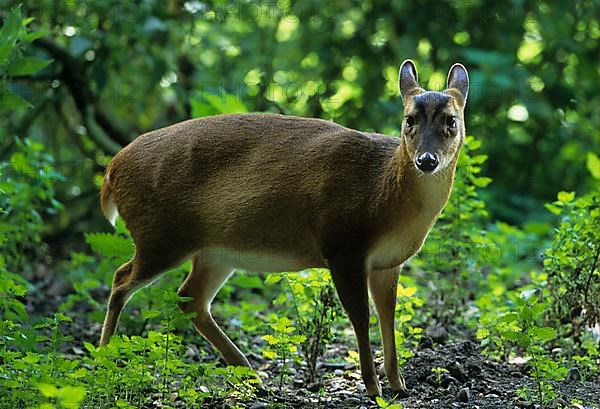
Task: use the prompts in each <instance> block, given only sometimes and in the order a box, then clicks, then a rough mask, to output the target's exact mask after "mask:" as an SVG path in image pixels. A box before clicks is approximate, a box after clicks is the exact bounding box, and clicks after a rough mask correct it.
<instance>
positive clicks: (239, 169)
mask: <svg viewBox="0 0 600 409" xmlns="http://www.w3.org/2000/svg"><path fill="white" fill-rule="evenodd" d="M399 85H400V90H401V94H402V97H403V100H404V107H405V108H404V118H403V119H402V124H403V125H402V136H401V137H400V138H394V137H388V136H385V135H380V134H375V133H365V132H359V131H355V130H352V129H348V128H345V127H343V126H340V125H337V124H335V123H333V122H329V121H324V120H321V119H309V118H298V117H292V116H282V115H274V114H240V115H218V116H213V117H207V118H201V119H194V120H190V121H186V122H182V123H179V124H175V125H172V126H169V127H167V128H163V129H159V130H156V131H153V132H149V133H147V134H144V135H141V136H140V137H138V138H137V139H136V140H134V141H133V142H132V143H131V144H129V145H128V146H127V147H125V148H124V149H123V150H122V151H121V152H119V153H118V154H117V155H116V156H115V157H114V159H113V160H112V161H111V163H110V164H109V166H108V168H107V170H106V174H105V179H104V183H103V186H102V191H101V204H102V209H103V211H104V213H105V214H106V215H107V217H108V218H109V220H111V221H113V222H114V217H115V216H116V212H117V211H118V214H119V215H120V216H121V217H122V218H123V220H124V221H125V224H126V226H127V227H128V229H129V230H130V232H131V235H132V237H133V240H134V242H135V255H134V257H133V258H132V259H131V260H130V261H129V262H127V263H126V264H124V265H123V266H121V267H120V268H119V269H118V270H117V271H116V273H115V276H114V280H113V286H112V291H111V295H110V299H109V303H108V311H107V315H106V319H105V322H104V326H103V331H102V337H101V344H106V343H107V342H108V340H109V338H110V336H111V335H112V334H113V333H114V331H115V328H116V325H117V321H118V318H119V314H120V312H121V310H122V309H123V307H124V305H125V303H126V301H127V299H128V298H129V297H130V296H131V295H132V293H133V292H134V291H135V290H137V289H139V288H140V287H142V286H144V285H147V284H148V283H150V282H152V281H153V280H154V279H156V278H157V277H158V276H159V275H160V274H161V273H162V272H164V271H165V270H167V269H169V268H172V267H175V266H177V265H178V264H180V263H182V262H183V261H185V260H187V259H192V266H193V267H192V271H191V272H190V274H189V275H188V277H187V278H186V279H185V281H184V283H183V284H182V285H181V287H180V289H179V294H180V295H182V296H188V297H192V298H193V301H191V302H188V303H184V304H181V308H182V309H183V310H184V311H186V312H195V313H196V316H195V318H193V323H194V325H195V326H196V328H197V329H198V331H199V332H200V333H201V334H203V335H204V336H205V337H206V338H207V340H208V341H210V342H211V343H212V344H213V345H214V346H215V347H216V348H217V349H218V350H219V351H220V352H221V353H222V354H223V356H224V358H225V360H226V362H227V363H228V364H231V365H246V366H249V363H248V360H247V359H246V358H245V357H244V355H243V354H242V353H241V352H240V350H239V349H238V348H237V347H236V346H235V345H234V344H233V343H232V342H231V340H230V339H229V338H228V337H227V335H225V334H224V333H223V331H222V330H221V329H220V328H219V326H218V325H217V324H216V322H215V321H214V320H213V318H212V316H211V313H210V304H211V301H212V300H213V298H214V296H215V294H216V293H217V292H218V290H219V289H220V288H221V286H222V285H223V284H224V283H225V281H226V280H227V278H228V277H229V276H230V274H231V273H232V271H233V270H234V269H235V268H242V269H245V270H249V271H295V270H301V269H304V268H309V267H323V268H328V269H330V270H331V275H332V278H333V281H334V284H335V287H336V289H337V291H338V295H339V298H340V301H341V303H342V305H343V306H344V308H345V310H346V311H347V313H348V315H349V318H350V321H351V323H352V325H353V327H354V330H355V333H356V337H357V343H358V349H359V356H360V363H361V371H362V376H363V380H364V382H365V385H366V388H367V392H368V393H369V394H370V395H379V394H380V393H381V387H380V384H379V381H378V378H377V374H376V372H375V368H374V364H373V357H372V353H371V348H370V343H369V304H368V293H369V290H370V293H371V297H372V299H373V301H374V304H375V307H376V311H377V314H378V316H379V321H380V327H381V331H382V340H383V348H384V370H385V374H386V375H387V377H388V380H389V382H390V386H391V388H392V389H393V390H394V391H397V392H400V393H405V392H406V388H405V385H404V380H403V379H402V377H401V376H400V374H399V372H398V367H397V359H396V345H395V339H394V309H395V303H396V286H397V279H398V274H399V269H400V266H401V265H402V263H404V262H405V261H406V260H407V259H408V258H409V257H411V256H413V255H414V254H415V253H417V252H418V251H419V249H420V248H421V246H422V244H423V242H424V240H425V238H426V236H427V234H428V232H429V230H430V228H431V227H432V225H433V223H434V222H435V220H436V218H437V217H438V215H439V214H440V212H441V210H442V209H443V207H444V205H445V204H446V201H447V200H448V196H449V194H450V190H451V187H452V183H453V179H454V172H455V168H456V162H457V158H458V154H459V150H460V147H461V145H462V142H463V139H464V134H465V128H464V118H463V109H464V105H465V103H466V98H467V92H468V75H467V72H466V69H465V68H464V67H463V66H462V65H460V64H455V65H454V66H453V67H452V68H451V69H450V71H449V74H448V88H447V89H446V90H445V91H443V92H433V91H425V90H423V89H422V88H420V87H419V86H418V85H417V74H416V69H415V66H414V64H413V63H412V62H411V61H409V60H407V61H405V62H404V63H403V64H402V67H401V69H400V81H399ZM399 121H400V120H399Z"/></svg>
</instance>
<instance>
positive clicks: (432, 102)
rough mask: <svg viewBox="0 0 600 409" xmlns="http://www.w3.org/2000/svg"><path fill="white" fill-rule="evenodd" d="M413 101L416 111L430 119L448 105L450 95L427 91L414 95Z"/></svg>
mask: <svg viewBox="0 0 600 409" xmlns="http://www.w3.org/2000/svg"><path fill="white" fill-rule="evenodd" d="M414 101H415V108H416V109H417V112H419V114H424V115H425V116H426V117H427V118H430V119H432V118H434V117H435V116H437V115H438V114H439V113H441V112H442V110H443V109H444V108H445V107H446V105H448V101H450V97H449V96H448V95H444V94H442V93H441V92H435V91H428V92H424V93H422V94H419V95H417V96H415V98H414Z"/></svg>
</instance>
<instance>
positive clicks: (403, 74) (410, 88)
mask: <svg viewBox="0 0 600 409" xmlns="http://www.w3.org/2000/svg"><path fill="white" fill-rule="evenodd" d="M417 78H418V76H417V67H415V64H414V63H413V62H412V61H411V60H404V62H403V63H402V65H401V66H400V74H399V75H398V85H399V86H400V94H401V95H402V99H406V97H407V96H408V95H410V94H412V93H413V92H414V90H415V89H416V88H419V84H418V82H417Z"/></svg>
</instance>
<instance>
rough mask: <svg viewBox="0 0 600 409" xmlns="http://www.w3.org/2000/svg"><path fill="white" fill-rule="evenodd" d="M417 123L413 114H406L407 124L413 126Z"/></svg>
mask: <svg viewBox="0 0 600 409" xmlns="http://www.w3.org/2000/svg"><path fill="white" fill-rule="evenodd" d="M414 125H415V117H414V116H412V115H407V116H406V126H408V127H409V128H412V127H413V126H414Z"/></svg>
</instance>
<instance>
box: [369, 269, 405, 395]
mask: <svg viewBox="0 0 600 409" xmlns="http://www.w3.org/2000/svg"><path fill="white" fill-rule="evenodd" d="M399 273H400V268H394V269H390V270H376V271H370V272H369V289H370V290H371V297H372V298H373V302H374V303H375V309H376V310H377V316H378V317H379V327H380V328H381V340H382V342H383V368H384V370H385V375H386V376H387V378H388V381H389V382H390V388H392V390H393V391H394V392H398V393H399V394H400V396H401V397H406V396H408V392H407V390H406V385H405V383H404V379H403V378H402V376H401V375H400V373H399V372H398V358H397V356H396V334H395V332H394V313H395V309H396V291H397V287H398V275H399Z"/></svg>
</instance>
